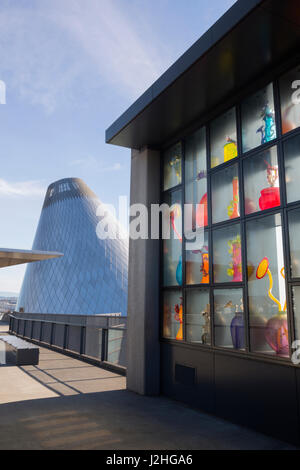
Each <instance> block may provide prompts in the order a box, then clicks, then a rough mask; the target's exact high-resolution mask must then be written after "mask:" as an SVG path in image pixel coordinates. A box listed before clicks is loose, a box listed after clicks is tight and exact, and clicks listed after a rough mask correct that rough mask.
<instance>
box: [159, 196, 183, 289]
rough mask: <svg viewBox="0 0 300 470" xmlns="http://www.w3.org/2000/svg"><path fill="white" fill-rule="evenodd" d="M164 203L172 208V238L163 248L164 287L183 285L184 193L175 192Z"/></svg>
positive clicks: (170, 219) (169, 216)
mask: <svg viewBox="0 0 300 470" xmlns="http://www.w3.org/2000/svg"><path fill="white" fill-rule="evenodd" d="M164 203H165V204H167V205H168V206H169V208H170V213H169V214H168V220H165V221H164V222H165V223H166V224H168V225H169V229H170V238H169V239H167V240H164V246H163V283H164V286H165V287H167V286H181V285H182V193H181V191H175V192H172V193H171V194H168V195H167V196H166V197H165V200H164Z"/></svg>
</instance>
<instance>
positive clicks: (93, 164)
mask: <svg viewBox="0 0 300 470" xmlns="http://www.w3.org/2000/svg"><path fill="white" fill-rule="evenodd" d="M69 165H70V166H71V167H80V168H81V169H84V170H92V171H95V172H97V173H106V172H112V171H120V170H122V165H121V163H114V164H112V165H110V166H104V165H103V164H102V162H101V160H98V159H97V158H95V157H87V158H82V159H79V160H72V161H71V162H69Z"/></svg>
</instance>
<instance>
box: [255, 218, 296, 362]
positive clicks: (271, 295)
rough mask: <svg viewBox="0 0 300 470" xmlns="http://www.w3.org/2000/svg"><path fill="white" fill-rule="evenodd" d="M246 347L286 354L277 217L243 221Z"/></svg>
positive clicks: (279, 225) (284, 293)
mask: <svg viewBox="0 0 300 470" xmlns="http://www.w3.org/2000/svg"><path fill="white" fill-rule="evenodd" d="M246 232H247V256H248V258H247V259H248V266H247V268H248V293H249V318H250V345H251V349H252V351H258V352H265V353H270V354H277V355H282V356H285V355H288V354H289V337H288V321H287V300H286V286H285V266H284V254H283V233H282V221H281V216H280V214H276V215H271V216H268V217H264V218H261V219H258V220H253V221H251V222H247V226H246Z"/></svg>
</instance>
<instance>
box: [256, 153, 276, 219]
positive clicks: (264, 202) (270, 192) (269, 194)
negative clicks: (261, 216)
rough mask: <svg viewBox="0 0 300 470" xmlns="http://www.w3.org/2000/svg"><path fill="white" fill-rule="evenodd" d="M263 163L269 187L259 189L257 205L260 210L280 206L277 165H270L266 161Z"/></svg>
mask: <svg viewBox="0 0 300 470" xmlns="http://www.w3.org/2000/svg"><path fill="white" fill-rule="evenodd" d="M265 164H266V166H267V180H268V183H269V188H265V189H263V190H262V191H261V197H260V199H259V207H260V209H261V210H262V211H263V210H267V209H272V208H273V207H278V206H280V190H279V187H278V177H279V174H278V166H277V165H275V166H271V165H270V164H269V163H268V162H266V161H265Z"/></svg>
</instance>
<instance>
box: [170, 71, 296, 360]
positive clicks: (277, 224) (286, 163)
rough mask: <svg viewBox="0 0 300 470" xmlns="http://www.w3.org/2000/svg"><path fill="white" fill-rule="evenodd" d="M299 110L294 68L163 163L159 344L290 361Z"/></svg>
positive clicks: (206, 127) (219, 118)
mask: <svg viewBox="0 0 300 470" xmlns="http://www.w3.org/2000/svg"><path fill="white" fill-rule="evenodd" d="M297 80H299V82H297V86H296V83H295V81H297ZM292 84H293V87H292ZM291 88H292V91H293V93H294V95H293V99H294V102H292V104H291V99H292V98H291V97H290V91H291ZM275 89H276V90H278V91H279V92H280V99H279V94H278V96H277V94H276V99H274V90H275ZM298 90H299V91H298ZM296 92H297V93H296ZM298 97H299V103H298V101H297V102H296V98H297V99H298ZM299 106H300V67H299V68H298V69H296V71H295V70H293V71H292V72H291V73H289V74H286V75H285V76H283V77H275V80H274V83H270V84H268V85H266V86H265V87H264V88H262V89H260V90H258V91H257V92H256V93H254V94H252V95H251V96H245V98H244V99H243V100H242V101H241V102H240V103H235V107H233V108H231V109H230V110H229V111H227V112H225V113H222V112H221V113H220V115H219V116H216V118H215V119H213V120H212V121H211V122H205V123H203V125H202V127H200V128H199V130H198V131H197V132H195V133H194V134H193V135H192V136H189V137H187V138H183V139H182V141H181V144H180V145H179V144H178V146H177V148H179V149H180V152H181V153H180V152H178V151H177V152H176V151H175V152H174V147H173V148H172V149H171V150H170V151H169V152H165V153H164V154H163V158H164V165H165V166H164V184H163V187H162V201H164V202H166V203H167V204H169V205H170V207H171V216H170V220H168V224H169V225H170V229H171V234H172V237H171V238H172V239H171V240H164V241H163V242H162V243H163V257H162V258H163V259H162V262H163V266H162V272H163V276H162V277H163V281H162V299H163V300H162V316H163V318H164V319H163V336H164V337H165V338H170V339H176V338H177V339H178V340H180V341H183V342H187V343H193V344H194V346H195V345H197V344H199V345H201V346H203V345H204V346H206V347H207V348H212V349H213V348H218V349H220V348H224V349H231V350H232V351H235V350H237V351H239V352H241V353H246V354H248V355H252V356H257V355H258V356H261V357H266V356H267V357H272V360H276V359H278V360H281V361H282V360H283V361H290V360H291V359H290V351H291V350H292V347H291V346H292V342H293V341H294V340H295V339H298V340H300V331H299V328H300V281H299V279H300V248H299V247H298V245H299V242H298V239H299V236H298V234H299V233H300V184H299V182H300V111H299ZM279 113H281V116H282V129H279V128H278V129H277V125H276V124H277V123H276V116H280V114H279ZM277 131H278V133H277ZM290 131H292V133H291V134H288V133H289V132H290ZM282 134H285V135H282ZM239 143H241V148H240V147H239ZM250 151H251V153H249V152H250ZM179 153H180V162H181V163H182V167H183V168H184V178H183V179H182V178H181V172H178V174H179V175H180V177H177V179H176V178H175V176H176V173H175V175H174V173H173V176H172V177H170V176H169V177H168V178H169V181H171V180H172V179H173V181H172V183H170V182H169V183H168V184H166V183H165V181H166V174H168V172H170V171H171V170H170V168H173V166H174V165H175V163H176V164H177V163H178V164H179V162H174V165H173V166H172V165H169V166H167V170H168V171H166V161H172V155H173V156H174V154H179ZM167 155H168V157H166V156H167ZM170 159H171V160H170ZM207 162H210V163H209V165H208V167H207ZM221 165H222V167H221ZM219 166H220V168H219ZM178 168H179V166H178V167H177V169H178ZM172 171H173V170H172ZM168 178H167V179H168ZM266 211H267V212H266ZM183 220H184V228H185V231H184V234H182V221H183ZM287 262H289V263H290V265H288V266H286V263H287ZM244 263H246V265H244ZM297 284H299V285H297ZM166 287H167V288H168V289H167V291H166V290H165V288H166ZM287 293H289V295H287ZM290 326H293V327H292V328H290ZM211 328H212V329H211Z"/></svg>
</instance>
